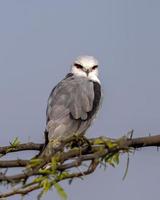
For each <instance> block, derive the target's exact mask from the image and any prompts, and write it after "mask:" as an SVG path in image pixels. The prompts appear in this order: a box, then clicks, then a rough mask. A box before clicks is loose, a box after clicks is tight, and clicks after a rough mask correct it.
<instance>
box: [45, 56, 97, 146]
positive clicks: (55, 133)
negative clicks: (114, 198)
mask: <svg viewBox="0 0 160 200" xmlns="http://www.w3.org/2000/svg"><path fill="white" fill-rule="evenodd" d="M100 100H101V84H100V80H99V78H98V61H97V60H96V59H95V58H94V57H92V56H80V57H78V58H77V59H76V60H75V62H74V63H73V65H72V67H71V72H70V73H69V74H67V75H66V77H65V78H64V79H63V80H62V81H60V82H59V83H58V84H57V85H56V86H55V87H54V88H53V90H52V92H51V94H50V96H49V99H48V105H47V111H46V116H47V122H46V130H47V132H48V142H49V144H51V143H52V144H53V145H54V144H55V143H56V142H55V141H57V140H63V139H65V138H66V137H69V136H72V135H73V134H78V135H81V134H82V135H84V134H85V133H86V130H87V129H88V128H89V127H90V126H91V123H92V121H93V119H94V118H95V116H96V113H97V111H98V109H99V105H100ZM50 146H51V145H50Z"/></svg>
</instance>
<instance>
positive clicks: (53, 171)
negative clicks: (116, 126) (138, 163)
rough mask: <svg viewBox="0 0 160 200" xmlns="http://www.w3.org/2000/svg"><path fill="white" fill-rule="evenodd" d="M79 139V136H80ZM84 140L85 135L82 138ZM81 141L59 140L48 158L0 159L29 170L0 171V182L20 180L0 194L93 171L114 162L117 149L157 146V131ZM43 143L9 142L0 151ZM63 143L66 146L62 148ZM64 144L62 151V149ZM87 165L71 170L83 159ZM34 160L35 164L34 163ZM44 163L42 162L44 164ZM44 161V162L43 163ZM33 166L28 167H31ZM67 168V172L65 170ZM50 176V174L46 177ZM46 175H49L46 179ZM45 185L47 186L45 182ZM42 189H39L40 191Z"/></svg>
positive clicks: (0, 163) (6, 164) (1, 162)
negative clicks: (15, 185)
mask: <svg viewBox="0 0 160 200" xmlns="http://www.w3.org/2000/svg"><path fill="white" fill-rule="evenodd" d="M80 140H81V139H80ZM85 140H86V139H85ZM85 140H84V141H83V143H82V144H80V145H79V144H78V146H77V147H73V148H72V145H71V142H73V143H74V142H75V141H76V142H77V138H76V140H75V137H72V138H67V139H66V140H65V141H63V142H62V145H61V146H60V147H59V148H58V149H57V150H56V151H55V154H54V156H53V157H50V158H48V159H47V160H46V161H47V163H46V162H44V160H42V161H41V160H40V159H39V160H38V159H36V158H33V159H32V158H31V159H28V160H23V159H15V160H0V168H3V169H8V168H13V167H18V168H21V167H22V168H24V167H25V168H27V169H30V170H24V171H20V173H18V174H13V175H9V174H8V172H7V171H5V172H4V173H1V174H0V182H1V183H3V182H7V183H8V184H17V183H18V184H22V185H21V187H19V188H15V189H13V191H9V192H6V193H3V194H0V198H2V197H8V196H12V195H15V194H22V195H24V194H27V193H29V192H31V191H33V190H37V189H40V188H42V189H43V190H44V187H45V186H44V185H45V184H42V183H43V181H50V180H52V182H51V181H50V182H49V183H48V185H50V187H51V186H53V187H54V184H55V183H58V182H61V181H63V180H66V179H74V178H77V177H83V176H86V175H88V174H91V173H93V172H94V170H95V169H96V168H97V166H98V165H99V164H100V163H101V162H105V164H111V165H115V162H117V164H118V159H119V158H118V157H119V154H120V153H125V152H130V151H131V150H132V149H137V148H143V147H150V146H151V147H153V146H155V147H159V146H160V135H155V136H148V137H139V138H132V137H127V136H123V137H121V138H118V139H114V138H107V137H98V138H91V139H87V142H86V141H85ZM43 146H44V144H35V143H31V142H30V143H24V144H17V145H16V146H13V145H12V144H11V145H10V146H5V147H0V153H1V154H2V155H6V154H8V153H12V152H17V151H26V150H33V151H34V150H36V151H41V150H42V148H43ZM66 146H67V148H66ZM64 148H65V151H63V149H64ZM89 162H90V165H89V167H87V169H86V170H82V171H81V170H80V169H79V168H78V171H77V172H72V173H71V170H72V169H73V168H75V169H77V167H81V166H82V165H84V164H85V163H86V164H87V165H88V164H89ZM36 163H37V164H36ZM44 164H45V166H44ZM46 164H47V165H46ZM33 166H35V167H34V168H33V169H34V170H32V167H33ZM68 170H70V172H69V171H68ZM34 176H35V177H39V179H36V180H41V181H39V182H35V181H34V179H32V180H31V181H30V182H29V183H28V178H29V177H34ZM49 177H50V178H49ZM48 178H49V179H48ZM48 187H49V186H48ZM43 190H42V191H43Z"/></svg>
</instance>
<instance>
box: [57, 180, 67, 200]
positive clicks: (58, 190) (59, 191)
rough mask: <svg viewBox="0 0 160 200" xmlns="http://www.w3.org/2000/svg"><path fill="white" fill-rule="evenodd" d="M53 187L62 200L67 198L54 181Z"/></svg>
mask: <svg viewBox="0 0 160 200" xmlns="http://www.w3.org/2000/svg"><path fill="white" fill-rule="evenodd" d="M54 187H55V189H56V190H57V193H58V194H59V196H60V197H61V199H62V200H67V194H66V192H65V191H64V189H63V188H62V187H61V186H60V184H58V183H54Z"/></svg>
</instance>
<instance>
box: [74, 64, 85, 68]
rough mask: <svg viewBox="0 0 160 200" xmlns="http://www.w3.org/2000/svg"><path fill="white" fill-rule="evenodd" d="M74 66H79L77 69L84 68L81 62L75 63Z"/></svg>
mask: <svg viewBox="0 0 160 200" xmlns="http://www.w3.org/2000/svg"><path fill="white" fill-rule="evenodd" d="M74 66H76V67H77V69H83V66H82V65H80V64H77V63H74Z"/></svg>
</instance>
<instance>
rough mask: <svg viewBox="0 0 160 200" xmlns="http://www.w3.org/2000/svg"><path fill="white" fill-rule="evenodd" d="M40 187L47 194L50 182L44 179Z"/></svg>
mask: <svg viewBox="0 0 160 200" xmlns="http://www.w3.org/2000/svg"><path fill="white" fill-rule="evenodd" d="M41 185H42V186H43V190H44V192H48V190H49V189H50V188H51V186H52V184H51V182H50V181H48V179H47V178H46V179H44V180H43V181H42V183H41Z"/></svg>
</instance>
